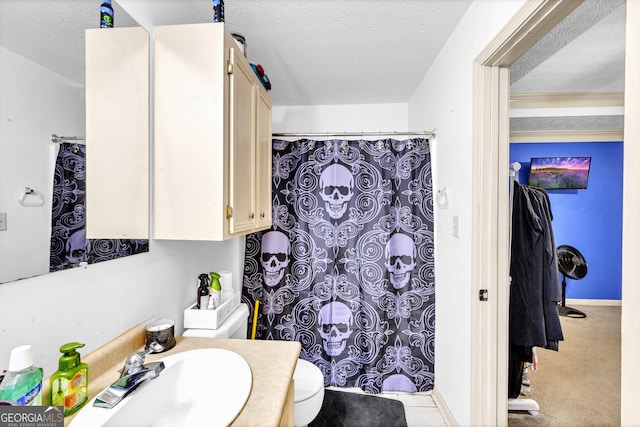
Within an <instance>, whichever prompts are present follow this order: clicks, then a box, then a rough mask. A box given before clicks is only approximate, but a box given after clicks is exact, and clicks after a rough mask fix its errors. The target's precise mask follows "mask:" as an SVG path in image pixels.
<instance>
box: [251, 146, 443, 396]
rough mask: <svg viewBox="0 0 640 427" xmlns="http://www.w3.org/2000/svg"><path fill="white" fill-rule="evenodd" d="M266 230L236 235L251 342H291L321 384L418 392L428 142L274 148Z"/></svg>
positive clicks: (427, 333)
mask: <svg viewBox="0 0 640 427" xmlns="http://www.w3.org/2000/svg"><path fill="white" fill-rule="evenodd" d="M272 155H273V226H272V228H271V229H270V230H267V231H264V232H259V233H254V234H251V235H249V236H247V239H246V250H245V266H244V278H243V295H242V299H243V302H244V303H246V304H247V305H248V306H249V309H250V311H251V316H249V319H250V322H249V325H248V327H249V330H250V331H252V329H253V325H252V319H253V310H254V307H255V301H256V300H259V307H260V308H259V309H258V312H259V313H258V321H257V325H256V338H260V339H273V340H289V341H291V340H294V341H299V342H300V343H301V345H302V351H301V358H303V359H305V360H308V361H310V362H312V363H314V364H315V365H316V366H318V367H319V368H320V370H321V371H322V373H323V375H324V379H325V385H326V386H338V387H360V388H361V389H362V390H364V391H365V392H368V393H379V392H381V391H405V392H416V391H428V390H431V389H432V388H433V381H434V372H433V365H434V333H435V299H434V297H435V281H434V258H433V250H434V244H433V197H432V186H431V157H430V151H429V141H428V140H426V139H422V138H419V139H408V140H404V141H399V140H391V139H383V140H378V141H346V140H330V141H312V140H306V139H303V140H298V141H284V140H277V139H274V140H273V154H272Z"/></svg>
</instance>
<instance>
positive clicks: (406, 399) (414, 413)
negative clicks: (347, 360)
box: [328, 387, 446, 427]
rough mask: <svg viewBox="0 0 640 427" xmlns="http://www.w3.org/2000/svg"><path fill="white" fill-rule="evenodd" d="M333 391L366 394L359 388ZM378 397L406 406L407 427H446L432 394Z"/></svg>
mask: <svg viewBox="0 0 640 427" xmlns="http://www.w3.org/2000/svg"><path fill="white" fill-rule="evenodd" d="M328 388H329V389H331V390H337V391H344V392H347V393H364V391H362V390H361V389H359V388H357V387H356V388H336V387H328ZM376 396H380V397H385V398H388V399H396V400H399V401H401V402H402V403H403V404H404V411H405V417H406V418H407V427H431V426H434V427H443V426H446V423H445V422H444V418H442V415H441V414H440V410H439V409H438V407H437V406H436V404H435V402H434V401H433V398H432V397H431V392H420V393H403V392H383V393H380V394H378V395H376Z"/></svg>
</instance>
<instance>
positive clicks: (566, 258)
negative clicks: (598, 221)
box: [557, 245, 587, 318]
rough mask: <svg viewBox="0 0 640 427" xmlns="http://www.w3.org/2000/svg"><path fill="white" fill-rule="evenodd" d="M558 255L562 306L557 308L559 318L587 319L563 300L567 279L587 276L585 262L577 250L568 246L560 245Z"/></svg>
mask: <svg viewBox="0 0 640 427" xmlns="http://www.w3.org/2000/svg"><path fill="white" fill-rule="evenodd" d="M557 253H558V269H559V270H560V273H562V305H561V306H560V307H558V314H559V315H560V316H568V317H578V318H583V317H587V315H586V314H584V313H583V312H582V311H580V310H576V309H575V308H571V307H567V306H566V305H565V298H566V294H567V277H569V278H570V279H573V280H580V279H583V278H584V276H586V275H587V261H586V260H585V259H584V256H582V254H581V253H580V251H579V250H577V249H576V248H574V247H573V246H569V245H560V246H558V248H557Z"/></svg>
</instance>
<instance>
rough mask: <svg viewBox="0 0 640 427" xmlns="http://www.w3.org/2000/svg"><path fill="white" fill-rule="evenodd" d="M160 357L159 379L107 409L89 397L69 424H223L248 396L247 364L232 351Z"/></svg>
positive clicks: (194, 351)
mask: <svg viewBox="0 0 640 427" xmlns="http://www.w3.org/2000/svg"><path fill="white" fill-rule="evenodd" d="M160 360H162V361H163V362H164V364H165V369H164V370H163V371H162V372H161V373H160V376H159V377H158V378H156V379H154V380H149V381H147V382H146V383H143V384H141V385H140V386H139V387H138V388H137V389H136V390H134V391H133V392H132V393H131V394H130V395H129V396H127V397H125V398H124V399H123V400H122V401H121V402H120V403H119V404H118V405H116V406H115V407H114V408H112V409H105V408H98V407H95V406H93V401H94V400H95V399H92V400H90V401H89V402H88V403H87V404H86V405H85V407H83V408H82V409H81V410H80V411H79V412H78V413H77V414H76V416H75V417H74V418H73V420H71V423H70V424H69V425H70V426H74V427H75V426H77V427H90V426H122V427H125V426H126V427H133V426H158V427H160V426H194V427H195V426H205V425H206V426H227V425H229V424H231V422H232V421H233V420H234V419H235V418H236V416H237V415H238V414H239V413H240V411H241V410H242V408H243V407H244V404H245V403H246V401H247V399H248V398H249V393H250V392H251V383H252V376H251V369H250V368H249V365H248V364H247V362H246V361H245V360H244V359H243V358H242V356H240V355H239V354H237V353H234V352H232V351H229V350H224V349H219V348H207V349H200V350H190V351H184V352H182V353H176V354H173V355H171V356H167V357H165V358H163V359H160ZM115 379H116V378H115V377H114V380H115ZM89 386H91V384H89ZM98 394H100V393H98Z"/></svg>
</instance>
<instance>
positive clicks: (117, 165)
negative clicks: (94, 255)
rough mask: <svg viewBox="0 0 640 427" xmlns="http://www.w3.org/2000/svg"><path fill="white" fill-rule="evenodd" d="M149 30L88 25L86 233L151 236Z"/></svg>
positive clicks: (99, 236)
mask: <svg viewBox="0 0 640 427" xmlns="http://www.w3.org/2000/svg"><path fill="white" fill-rule="evenodd" d="M148 94H149V34H148V33H147V32H146V31H145V30H144V29H143V28H137V27H135V28H133V27H132V28H112V29H109V30H107V31H105V30H104V29H90V30H87V31H86V126H87V128H86V132H87V134H86V135H87V136H86V139H87V141H86V142H87V159H86V173H87V180H86V181H87V198H86V207H87V223H86V233H87V238H91V239H148V238H149V96H148Z"/></svg>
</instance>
